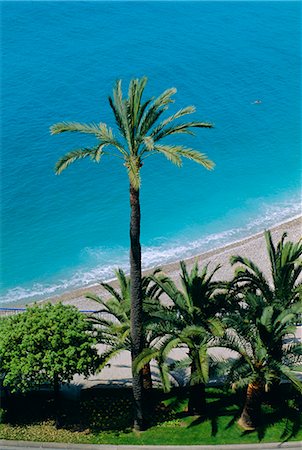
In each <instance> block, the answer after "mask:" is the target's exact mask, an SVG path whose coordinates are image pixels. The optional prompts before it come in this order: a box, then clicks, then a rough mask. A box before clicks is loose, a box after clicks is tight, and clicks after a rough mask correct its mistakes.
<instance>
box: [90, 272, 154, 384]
mask: <svg viewBox="0 0 302 450" xmlns="http://www.w3.org/2000/svg"><path fill="white" fill-rule="evenodd" d="M159 270H160V269H156V270H154V271H153V275H155V274H156V273H157V272H158V271H159ZM115 275H116V278H117V281H118V289H116V288H114V287H113V286H112V285H111V284H109V283H101V286H102V287H103V288H104V289H105V290H106V291H107V292H108V293H109V294H110V298H108V299H105V298H102V297H101V296H99V295H96V294H93V293H87V295H86V297H87V298H89V299H90V300H94V301H95V302H97V303H98V304H99V305H100V309H98V310H96V311H95V312H94V313H93V314H91V315H90V316H89V320H90V321H91V322H92V323H93V324H95V325H97V330H98V341H99V342H100V343H102V344H106V345H107V346H108V348H107V350H106V351H104V352H103V353H102V355H101V358H100V361H99V367H98V370H101V369H102V368H103V367H105V365H106V364H107V363H108V362H109V361H110V360H111V359H112V358H113V357H114V356H116V355H117V354H119V353H120V352H121V351H124V350H126V351H129V352H131V347H132V343H131V335H130V311H131V302H130V278H129V277H127V276H126V275H125V272H124V271H123V270H122V269H117V270H116V271H115ZM150 284H151V279H150V278H149V277H147V276H144V277H142V295H143V329H144V346H146V347H148V346H149V344H150V343H151V342H152V339H153V336H152V333H151V332H150V331H149V332H148V331H147V325H148V322H149V321H150V320H152V319H151V316H150V314H151V312H152V311H153V312H155V311H157V309H158V307H159V300H158V299H159V296H160V294H161V291H160V289H159V288H158V287H157V286H156V285H154V284H153V285H152V286H151V285H150ZM142 376H143V387H144V388H145V389H151V388H152V378H151V370H150V364H149V363H147V364H145V366H144V367H143V369H142Z"/></svg>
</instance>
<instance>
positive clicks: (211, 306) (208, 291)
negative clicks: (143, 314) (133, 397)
mask: <svg viewBox="0 0 302 450" xmlns="http://www.w3.org/2000/svg"><path fill="white" fill-rule="evenodd" d="M180 267H181V277H180V278H181V285H182V289H181V290H180V289H178V288H177V286H176V285H175V283H174V282H173V281H172V280H171V279H170V278H169V277H167V276H166V275H164V274H159V275H155V276H151V277H150V278H151V279H152V280H153V281H154V282H155V284H156V285H157V286H158V287H159V288H160V289H161V290H162V292H163V293H164V294H166V296H167V297H168V298H169V299H170V300H171V301H172V305H171V306H164V305H162V306H161V309H159V310H158V311H156V312H154V313H153V314H152V315H153V316H154V317H155V318H157V319H158V320H159V323H158V324H156V322H155V323H153V324H151V327H152V329H153V330H154V334H155V335H156V332H157V334H158V340H157V342H156V341H155V340H154V342H153V344H154V345H153V347H152V348H148V349H145V350H144V351H143V352H142V353H141V355H140V356H139V357H138V358H137V359H136V361H135V364H136V367H137V368H140V367H141V366H142V365H143V364H145V363H146V362H147V361H149V360H151V359H153V358H156V360H157V362H158V363H159V369H160V373H161V378H162V381H163V386H164V388H165V389H166V390H168V389H169V388H170V382H169V377H168V372H169V369H170V368H169V366H168V364H167V357H168V355H169V353H170V352H171V350H172V349H173V348H182V347H185V348H187V349H188V354H187V358H186V359H185V360H183V361H181V362H180V364H176V365H174V366H182V367H185V366H188V367H189V368H190V393H189V403H188V409H189V413H190V414H201V413H202V412H204V407H205V384H206V383H207V382H208V380H209V362H210V360H209V355H208V352H207V350H208V347H209V346H210V345H212V346H213V345H214V343H215V337H217V336H221V335H222V333H223V325H222V321H221V319H220V318H219V317H217V313H219V312H221V310H222V309H221V307H222V302H223V297H222V296H221V295H219V290H221V288H223V287H225V285H224V283H220V282H216V281H213V280H212V278H213V276H214V274H215V273H216V271H217V270H218V269H219V267H220V266H217V267H216V268H215V269H214V270H213V271H212V272H210V273H208V266H205V267H204V268H203V269H202V270H201V271H199V268H198V263H197V262H196V263H195V264H194V266H193V268H192V270H191V272H190V273H189V272H188V271H187V267H186V264H185V262H184V261H181V263H180Z"/></svg>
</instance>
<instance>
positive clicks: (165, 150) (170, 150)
mask: <svg viewBox="0 0 302 450" xmlns="http://www.w3.org/2000/svg"><path fill="white" fill-rule="evenodd" d="M179 147H180V146H177V145H154V146H153V149H154V150H155V151H157V152H159V153H161V154H163V155H164V156H165V157H166V158H167V159H168V160H169V161H171V162H172V163H173V164H175V165H176V166H178V167H181V165H182V161H181V158H180V156H179V155H178V149H179Z"/></svg>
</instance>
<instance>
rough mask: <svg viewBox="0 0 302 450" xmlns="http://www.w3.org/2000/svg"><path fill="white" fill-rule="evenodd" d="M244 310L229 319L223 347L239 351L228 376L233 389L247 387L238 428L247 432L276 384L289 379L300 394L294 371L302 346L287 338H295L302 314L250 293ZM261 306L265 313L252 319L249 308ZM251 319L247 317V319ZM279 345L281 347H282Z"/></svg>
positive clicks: (300, 385) (254, 422)
mask: <svg viewBox="0 0 302 450" xmlns="http://www.w3.org/2000/svg"><path fill="white" fill-rule="evenodd" d="M244 302H245V305H244V306H242V308H241V310H239V311H238V312H237V313H235V314H233V315H232V317H229V318H228V329H227V331H226V335H225V336H224V338H223V339H222V340H221V345H223V342H224V346H226V347H228V348H229V349H231V350H234V351H236V352H237V353H238V354H239V358H238V359H236V360H235V362H234V364H233V367H232V369H231V371H230V374H229V379H230V380H231V381H232V382H233V387H234V388H244V387H245V388H246V389H247V391H246V400H245V404H244V407H243V410H242V413H241V416H240V419H239V422H238V423H239V425H240V426H241V427H243V428H244V429H246V430H253V429H255V428H256V426H257V424H258V422H259V417H260V408H261V403H262V400H263V394H264V392H265V391H267V390H269V389H270V388H271V386H273V385H274V384H275V383H276V381H278V382H279V380H280V379H281V378H283V379H287V380H288V381H289V382H291V383H292V384H293V386H294V387H295V388H297V389H298V390H299V391H301V388H302V384H301V382H300V381H299V379H298V378H297V376H296V374H295V372H294V371H293V370H292V368H293V367H294V366H295V365H296V364H299V363H301V361H302V358H301V345H300V344H299V343H298V342H297V341H296V340H295V339H291V340H290V343H285V337H286V338H287V339H288V338H290V336H293V337H294V333H295V330H296V327H295V323H296V321H297V317H298V314H299V313H301V305H298V304H295V305H292V306H289V307H288V308H287V309H285V310H283V311H282V312H280V311H279V310H278V309H277V308H276V307H274V306H267V305H266V302H265V300H264V299H263V297H258V296H256V295H255V294H252V293H248V294H247V295H246V296H245V299H244ZM255 304H258V305H262V312H261V314H258V316H255V317H254V321H253V323H252V322H251V320H250V313H247V312H246V310H247V307H248V306H250V305H251V309H253V308H254V305H255ZM247 316H248V317H247ZM280 342H282V345H281V347H280Z"/></svg>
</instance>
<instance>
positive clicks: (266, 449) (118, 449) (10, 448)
mask: <svg viewBox="0 0 302 450" xmlns="http://www.w3.org/2000/svg"><path fill="white" fill-rule="evenodd" d="M37 448H43V449H44V450H53V449H57V450H281V449H291V450H301V448H302V445H301V442H298V441H297V442H284V443H282V444H281V443H269V444H262V443H260V444H237V445H235V444H231V445H183V446H181V445H97V444H94V445H85V444H58V443H47V442H45V443H43V442H26V441H4V440H0V450H20V449H22V450H36V449H37Z"/></svg>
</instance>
